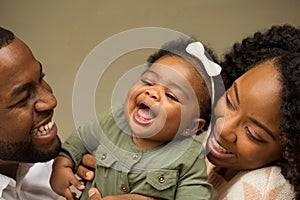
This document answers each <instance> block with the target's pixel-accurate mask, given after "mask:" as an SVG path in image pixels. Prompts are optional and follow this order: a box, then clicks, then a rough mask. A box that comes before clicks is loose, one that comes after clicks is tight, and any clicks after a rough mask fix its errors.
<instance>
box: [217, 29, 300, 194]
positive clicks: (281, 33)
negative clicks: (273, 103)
mask: <svg viewBox="0 0 300 200" xmlns="http://www.w3.org/2000/svg"><path fill="white" fill-rule="evenodd" d="M299 53H300V29H297V28H295V27H293V26H290V25H282V26H272V27H271V28H270V29H268V30H267V31H266V32H256V33H255V34H254V35H253V37H248V38H245V39H244V40H242V42H241V43H236V44H234V46H233V48H232V50H231V51H230V52H229V53H227V54H225V56H224V58H223V60H222V61H221V66H222V68H223V70H222V74H221V75H222V77H223V80H224V85H225V87H226V88H228V87H230V85H231V84H232V82H233V81H234V80H236V79H237V78H238V77H239V76H241V75H242V74H244V73H245V72H246V71H248V70H249V69H250V68H252V67H253V66H254V65H256V64H258V63H260V62H263V61H266V60H271V59H272V58H273V59H274V58H275V65H276V66H277V67H278V71H279V72H280V73H281V76H282V85H283V88H282V94H281V95H282V103H281V108H280V112H281V115H282V118H283V120H282V122H281V124H280V128H281V131H282V134H281V137H280V138H281V143H282V145H283V155H282V157H283V159H282V160H281V161H279V166H280V167H281V173H282V174H283V176H284V177H285V178H286V179H287V180H288V181H289V182H290V183H291V184H292V185H293V187H294V190H295V195H296V196H295V198H296V199H300V156H299V154H300V123H299V119H300V103H299V100H300V96H299V94H300V57H299Z"/></svg>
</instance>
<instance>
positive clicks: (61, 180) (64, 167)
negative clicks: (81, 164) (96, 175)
mask: <svg viewBox="0 0 300 200" xmlns="http://www.w3.org/2000/svg"><path fill="white" fill-rule="evenodd" d="M72 165H73V164H72V162H71V161H70V160H69V159H67V158H65V157H62V156H58V157H57V158H56V159H55V161H54V163H53V167H52V174H51V178H50V185H51V188H52V189H53V191H55V192H56V193H57V194H59V195H61V196H63V197H65V198H66V199H67V200H76V199H77V197H76V194H75V193H74V192H72V191H71V190H70V186H71V185H73V186H74V187H75V188H77V189H78V190H83V189H84V187H85V186H84V184H83V183H82V182H80V181H79V180H78V179H77V178H76V176H75V175H74V173H73V171H72Z"/></svg>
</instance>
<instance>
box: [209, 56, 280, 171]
mask: <svg viewBox="0 0 300 200" xmlns="http://www.w3.org/2000/svg"><path fill="white" fill-rule="evenodd" d="M279 76H280V74H279V72H278V71H277V70H276V69H275V67H274V66H273V63H272V62H271V61H267V62H264V63H261V64H259V65H257V66H256V67H255V68H253V69H251V70H249V71H248V72H247V73H245V74H244V75H242V76H241V77H240V78H238V79H237V80H236V81H235V82H234V83H233V85H232V86H231V87H230V88H229V89H228V90H227V92H226V93H225V94H224V95H223V97H221V99H220V100H219V101H218V104H217V106H216V109H215V115H216V124H215V126H214V129H213V132H212V134H211V135H210V137H209V139H208V141H207V145H206V147H207V150H208V159H209V160H210V162H212V163H213V164H214V165H216V166H220V167H226V168H233V169H236V170H241V169H256V168H259V167H262V166H264V165H267V164H269V163H271V162H273V161H276V160H279V159H280V158H281V154H282V148H281V145H280V142H279V135H280V130H279V125H280V122H281V115H280V104H281V98H280V92H281V88H282V86H281V83H280V81H279Z"/></svg>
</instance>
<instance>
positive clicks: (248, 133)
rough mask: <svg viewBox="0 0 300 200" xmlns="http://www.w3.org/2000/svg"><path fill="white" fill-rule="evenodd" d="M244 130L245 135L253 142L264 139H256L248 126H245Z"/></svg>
mask: <svg viewBox="0 0 300 200" xmlns="http://www.w3.org/2000/svg"><path fill="white" fill-rule="evenodd" d="M245 131H246V134H247V136H248V137H249V138H250V139H251V140H252V141H254V142H261V143H264V142H265V141H263V140H261V139H258V138H256V137H255V136H254V135H253V134H252V133H251V131H250V129H249V128H248V127H245Z"/></svg>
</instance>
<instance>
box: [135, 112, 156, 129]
mask: <svg viewBox="0 0 300 200" xmlns="http://www.w3.org/2000/svg"><path fill="white" fill-rule="evenodd" d="M135 119H136V121H138V122H139V123H140V124H142V125H149V124H150V123H151V122H152V119H153V116H152V114H151V110H150V109H149V108H138V109H137V111H136V113H135Z"/></svg>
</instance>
